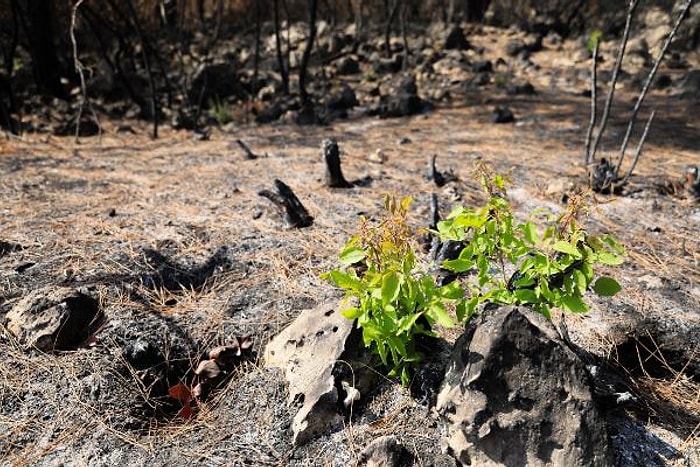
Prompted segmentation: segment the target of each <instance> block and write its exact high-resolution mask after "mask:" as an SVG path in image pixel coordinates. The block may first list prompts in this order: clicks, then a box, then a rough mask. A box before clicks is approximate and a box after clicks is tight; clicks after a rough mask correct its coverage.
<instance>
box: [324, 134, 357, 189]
mask: <svg viewBox="0 0 700 467" xmlns="http://www.w3.org/2000/svg"><path fill="white" fill-rule="evenodd" d="M321 151H322V152H323V159H324V161H325V162H326V186H327V187H329V188H352V183H350V182H348V181H347V180H345V177H343V171H342V170H341V168H340V150H339V149H338V142H337V141H336V140H334V139H324V140H323V142H322V143H321Z"/></svg>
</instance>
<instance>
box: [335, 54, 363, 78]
mask: <svg viewBox="0 0 700 467" xmlns="http://www.w3.org/2000/svg"><path fill="white" fill-rule="evenodd" d="M335 70H336V71H335V72H336V73H337V74H339V75H356V74H358V73H359V72H360V64H359V62H358V61H357V60H355V59H354V58H353V57H343V58H341V59H340V60H338V64H337V65H336V69H335Z"/></svg>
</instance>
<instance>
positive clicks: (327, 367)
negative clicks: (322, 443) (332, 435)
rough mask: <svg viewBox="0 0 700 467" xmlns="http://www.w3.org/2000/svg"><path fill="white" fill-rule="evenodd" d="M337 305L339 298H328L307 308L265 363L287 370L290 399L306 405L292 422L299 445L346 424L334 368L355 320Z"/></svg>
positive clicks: (272, 348) (274, 342)
mask: <svg viewBox="0 0 700 467" xmlns="http://www.w3.org/2000/svg"><path fill="white" fill-rule="evenodd" d="M336 310H337V307H336V304H335V303H326V304H323V305H321V306H318V307H316V308H313V309H310V310H304V311H302V312H301V313H300V314H299V316H298V317H297V318H296V319H295V320H294V321H293V322H292V323H291V324H290V325H289V326H288V327H287V328H285V329H284V330H283V331H282V332H280V333H279V334H278V335H277V336H276V337H275V338H274V339H273V340H272V341H270V343H269V344H268V345H267V347H265V366H267V367H277V368H282V369H284V370H285V372H286V378H287V382H288V383H289V404H290V405H295V404H299V405H300V408H299V411H298V412H297V414H296V415H295V417H294V420H293V421H292V431H293V433H294V444H295V445H297V446H298V445H300V444H303V443H305V442H307V441H309V440H311V439H312V438H313V437H315V436H317V435H319V434H322V433H324V432H326V431H328V430H333V429H336V428H339V427H341V426H342V423H343V417H342V416H341V415H340V414H339V413H338V405H339V404H338V400H339V395H338V390H337V389H336V385H335V378H334V377H333V374H332V372H333V367H334V366H335V365H336V362H337V361H338V359H339V358H340V356H341V355H342V353H343V352H344V351H345V347H346V344H347V343H348V339H349V337H350V334H351V333H352V331H353V321H351V320H349V319H346V318H345V317H344V316H343V315H341V314H340V313H339V312H338V311H336Z"/></svg>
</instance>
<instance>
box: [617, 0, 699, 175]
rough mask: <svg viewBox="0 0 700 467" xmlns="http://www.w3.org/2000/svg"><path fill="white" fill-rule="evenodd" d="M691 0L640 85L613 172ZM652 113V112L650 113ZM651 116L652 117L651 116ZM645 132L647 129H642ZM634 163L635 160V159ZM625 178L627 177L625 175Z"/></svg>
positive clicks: (623, 155) (619, 163) (622, 155)
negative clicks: (640, 89)
mask: <svg viewBox="0 0 700 467" xmlns="http://www.w3.org/2000/svg"><path fill="white" fill-rule="evenodd" d="M692 3H693V0H687V1H686V2H685V5H684V7H683V10H682V11H681V13H680V15H678V19H677V20H676V24H674V25H673V29H672V30H671V32H670V33H669V35H668V37H667V38H666V42H664V45H663V46H662V47H661V52H660V53H659V57H658V58H657V59H656V61H655V62H654V65H653V66H652V68H651V70H650V71H649V74H648V75H647V79H646V82H645V83H644V86H643V87H642V91H641V92H640V93H639V97H637V102H636V103H635V104H634V108H633V109H632V116H631V117H630V121H629V124H628V125H627V132H626V133H625V137H624V139H623V140H622V146H621V147H620V158H619V159H618V161H617V164H616V165H615V173H619V172H620V167H621V166H622V160H623V159H624V158H625V152H626V151H627V145H628V144H629V140H630V135H631V134H632V129H633V128H634V124H635V122H636V120H637V114H638V113H639V109H640V108H641V106H642V103H643V102H644V98H645V97H646V95H647V92H648V91H649V88H650V87H651V82H652V80H653V79H654V77H655V76H656V72H657V70H658V69H659V65H661V61H662V60H663V59H664V56H665V55H666V51H667V50H668V46H669V45H671V41H672V40H673V38H674V37H675V35H676V33H677V32H678V28H679V26H680V25H681V22H682V21H683V18H685V15H686V13H687V12H688V10H689V9H690V6H691V5H692ZM652 115H653V114H652ZM652 118H653V117H652ZM644 131H645V133H646V131H647V130H644ZM635 154H637V153H635ZM635 163H636V161H635ZM625 178H627V177H625Z"/></svg>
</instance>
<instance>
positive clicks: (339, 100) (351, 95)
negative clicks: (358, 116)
mask: <svg viewBox="0 0 700 467" xmlns="http://www.w3.org/2000/svg"><path fill="white" fill-rule="evenodd" d="M358 105H360V102H359V101H358V100H357V96H356V95H355V91H353V90H352V88H351V87H350V86H348V85H344V86H343V87H342V89H341V90H340V91H339V92H338V93H336V94H332V95H331V96H329V97H328V100H327V101H326V113H327V114H328V116H329V117H330V118H331V119H335V118H347V117H348V110H350V109H352V108H354V107H356V106H358Z"/></svg>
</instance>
